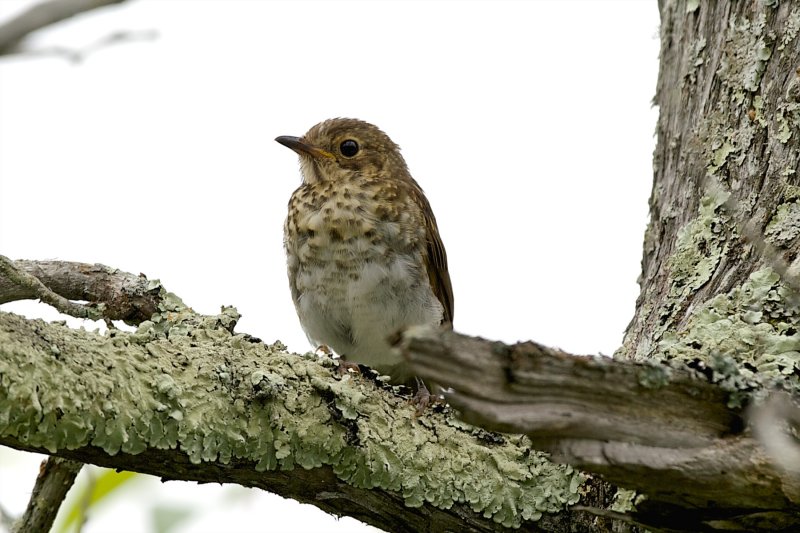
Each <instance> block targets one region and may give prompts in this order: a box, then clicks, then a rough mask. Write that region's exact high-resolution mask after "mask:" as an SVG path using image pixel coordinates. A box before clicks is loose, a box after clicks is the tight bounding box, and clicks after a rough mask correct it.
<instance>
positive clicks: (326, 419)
mask: <svg viewBox="0 0 800 533" xmlns="http://www.w3.org/2000/svg"><path fill="white" fill-rule="evenodd" d="M237 318H238V313H237V312H236V310H235V309H233V308H223V310H222V312H221V313H220V314H219V315H216V316H200V315H196V314H195V313H193V312H192V311H191V310H190V309H186V308H185V307H183V306H182V305H180V304H179V303H178V300H172V299H171V300H170V302H169V303H168V304H167V305H165V306H164V308H163V309H162V310H161V312H160V313H159V314H157V315H156V316H154V317H153V318H152V320H150V321H147V322H144V323H142V324H141V325H140V326H139V328H138V329H137V330H136V331H135V332H134V333H126V332H120V331H112V332H108V333H106V334H105V335H99V334H95V333H87V332H85V331H80V330H71V329H69V328H66V327H64V326H60V325H54V324H47V323H45V322H42V321H28V320H25V319H22V318H21V317H17V316H15V315H11V314H8V313H0V435H5V436H12V437H14V438H16V439H19V440H20V441H22V442H24V443H26V444H27V445H29V446H33V447H41V448H44V449H46V450H49V451H51V452H55V451H56V450H59V449H64V448H70V449H74V448H79V447H82V446H87V445H92V446H96V447H99V448H102V449H103V450H105V451H106V452H107V453H108V454H110V455H114V454H116V453H119V452H124V453H129V454H136V453H139V452H142V451H143V450H145V449H146V448H148V447H155V448H160V449H175V450H180V451H182V452H183V453H186V454H187V456H188V458H189V460H190V461H191V462H192V463H195V464H199V463H202V462H205V461H219V462H221V463H223V464H228V463H230V462H231V461H232V460H234V459H237V461H250V462H252V464H253V465H254V468H255V469H256V470H258V471H265V470H276V469H281V470H291V469H293V468H306V469H310V468H317V467H321V466H323V465H329V466H330V467H331V468H332V469H333V471H334V472H335V474H336V475H337V476H338V477H339V478H340V479H341V480H343V481H345V482H347V483H350V484H353V485H355V486H358V487H365V488H373V487H379V488H382V489H385V490H390V491H394V492H397V493H398V494H401V495H402V497H403V499H404V500H405V502H406V504H407V505H410V506H419V505H422V504H423V503H426V502H427V503H430V504H432V505H435V506H438V507H441V508H449V507H450V506H452V505H453V503H454V502H466V503H467V504H468V505H469V506H470V507H471V508H472V509H473V510H474V511H475V512H477V513H481V514H482V515H484V516H486V517H491V518H492V520H494V521H496V522H498V523H500V524H503V525H504V526H508V527H517V526H519V525H520V524H521V523H522V521H523V520H537V519H539V518H541V516H542V514H543V513H551V512H558V511H561V510H563V509H564V508H565V507H566V506H568V505H571V504H574V503H576V502H577V501H578V500H579V498H580V490H581V486H582V484H583V481H584V476H583V474H581V473H579V472H576V471H574V470H573V469H572V468H570V467H567V466H563V465H556V464H553V463H551V462H549V461H548V460H547V459H546V457H545V455H544V454H541V453H538V452H536V451H533V450H532V449H531V448H530V443H529V440H528V439H527V438H526V437H522V436H505V435H504V436H502V438H498V439H495V440H487V439H486V438H485V436H486V432H476V429H475V428H472V427H469V426H466V425H465V424H463V423H451V422H452V420H453V419H452V418H450V415H449V414H446V413H444V414H443V413H435V412H427V413H425V414H424V415H422V416H420V417H417V416H416V415H415V409H414V407H413V406H411V405H409V404H408V402H407V400H406V399H404V398H401V397H397V396H393V395H391V394H388V393H386V394H381V393H379V391H377V390H375V388H376V385H375V384H374V383H373V382H371V381H369V380H367V379H366V378H363V377H356V378H352V377H344V378H342V379H337V378H336V376H335V373H334V372H332V371H331V368H330V367H331V366H334V365H335V363H333V362H331V360H330V359H329V358H325V359H321V360H320V359H318V358H317V357H315V356H314V355H313V354H311V355H304V356H299V355H294V354H287V353H285V352H284V351H283V350H284V349H285V347H283V346H282V345H280V344H275V345H272V346H267V345H265V344H263V343H260V342H254V341H253V340H252V339H251V338H248V337H247V336H246V335H241V334H234V333H232V332H231V331H230V330H231V329H232V324H233V323H235V320H236V319H237ZM53 346H55V347H57V350H56V351H57V352H58V353H56V351H54V350H53ZM34 361H35V363H34Z"/></svg>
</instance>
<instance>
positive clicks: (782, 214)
mask: <svg viewBox="0 0 800 533" xmlns="http://www.w3.org/2000/svg"><path fill="white" fill-rule="evenodd" d="M798 235H800V203H798V202H797V201H796V199H794V198H793V199H792V200H791V201H788V202H783V203H781V204H780V205H779V206H778V209H776V210H775V214H774V215H773V216H772V218H771V219H770V221H769V223H768V224H767V227H766V229H765V230H764V236H765V237H766V238H767V240H768V241H769V242H770V243H772V244H775V245H776V246H787V245H789V243H791V242H792V241H793V240H795V239H796V238H797V236H798Z"/></svg>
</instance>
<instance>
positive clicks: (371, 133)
mask: <svg viewBox="0 0 800 533" xmlns="http://www.w3.org/2000/svg"><path fill="white" fill-rule="evenodd" d="M275 140H276V141H278V142H279V143H281V144H282V145H284V146H287V147H289V148H291V149H292V150H294V151H295V152H297V154H298V155H299V156H300V170H301V173H302V177H303V183H302V185H300V187H299V188H298V189H297V190H296V191H294V194H292V197H291V199H290V200H289V215H288V217H287V218H286V224H285V226H284V246H285V248H286V255H287V263H288V270H289V285H290V287H291V293H292V299H293V300H294V305H295V308H296V309H297V315H298V317H299V318H300V324H301V325H302V327H303V330H304V331H305V333H306V335H307V336H308V339H309V341H310V342H311V343H312V344H313V345H314V346H329V347H330V348H332V349H333V350H334V351H335V352H336V353H337V354H339V355H340V356H341V357H342V358H344V359H345V360H347V361H350V362H355V363H360V364H364V365H367V366H369V367H371V368H374V369H375V370H377V371H379V372H380V373H381V374H385V375H389V376H390V377H391V379H392V381H393V382H396V383H399V382H408V381H409V380H410V378H411V377H412V376H411V375H410V373H409V372H408V370H407V369H406V367H405V365H404V364H403V361H402V360H401V358H400V356H399V355H398V354H397V353H395V352H394V351H392V349H391V348H390V346H389V343H388V341H387V338H388V337H389V336H390V335H392V334H393V333H395V332H397V331H398V330H400V329H402V328H405V327H408V326H413V325H423V324H427V325H438V324H444V325H446V326H449V327H452V323H453V289H452V287H451V285H450V274H449V273H448V271H447V255H446V253H445V250H444V246H443V245H442V240H441V238H440V237H439V229H438V228H437V226H436V218H435V217H434V216H433V211H432V210H431V206H430V203H428V199H427V198H426V197H425V194H424V193H423V192H422V189H421V188H420V186H419V185H418V184H417V182H416V181H415V180H414V178H412V177H411V174H410V173H409V171H408V167H407V166H406V162H405V160H404V159H403V156H402V155H400V147H399V146H397V145H396V144H395V143H394V142H392V140H391V139H390V138H389V136H388V135H386V134H385V133H384V132H383V131H381V130H380V129H378V128H377V127H376V126H373V125H372V124H368V123H367V122H363V121H361V120H356V119H348V118H335V119H331V120H326V121H324V122H321V123H319V124H317V125H316V126H314V127H313V128H311V129H310V130H308V132H307V133H306V134H305V135H304V136H302V137H299V138H298V137H289V136H282V137H278V138H276V139H275Z"/></svg>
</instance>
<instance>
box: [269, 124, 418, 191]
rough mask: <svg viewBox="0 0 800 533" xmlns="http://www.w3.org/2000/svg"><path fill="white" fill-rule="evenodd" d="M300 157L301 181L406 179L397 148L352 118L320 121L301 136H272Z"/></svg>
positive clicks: (406, 174)
mask: <svg viewBox="0 0 800 533" xmlns="http://www.w3.org/2000/svg"><path fill="white" fill-rule="evenodd" d="M275 140H276V141H278V142H279V143H281V144H282V145H284V146H286V147H288V148H291V149H292V150H294V151H295V152H297V154H298V155H299V156H300V169H301V171H302V173H303V182H304V183H318V182H321V181H340V180H348V179H352V178H357V177H361V178H367V179H373V178H380V177H382V176H386V177H388V176H389V174H392V177H394V178H400V179H403V178H410V176H409V175H408V168H407V166H406V162H405V160H403V156H402V155H400V147H399V146H397V145H396V144H395V143H394V142H393V141H392V140H391V139H390V138H389V136H388V135H386V134H385V133H383V131H381V130H380V129H379V128H378V127H377V126H374V125H372V124H369V123H368V122H364V121H362V120H358V119H354V118H334V119H330V120H326V121H324V122H320V123H319V124H317V125H316V126H314V127H313V128H311V129H310V130H308V132H307V133H306V134H305V135H303V136H302V137H291V136H287V135H284V136H280V137H277V138H276V139H275Z"/></svg>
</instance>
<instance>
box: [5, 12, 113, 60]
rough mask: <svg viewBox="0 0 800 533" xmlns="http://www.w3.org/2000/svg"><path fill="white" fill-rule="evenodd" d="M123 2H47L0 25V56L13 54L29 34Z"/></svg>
mask: <svg viewBox="0 0 800 533" xmlns="http://www.w3.org/2000/svg"><path fill="white" fill-rule="evenodd" d="M124 1H125V0H48V1H46V2H41V3H39V4H36V5H34V6H32V7H30V8H29V9H27V10H25V11H23V12H22V13H20V14H19V15H17V16H16V17H14V18H12V19H11V20H9V21H7V22H6V23H5V24H2V25H0V55H5V54H10V53H14V52H15V51H16V48H17V46H18V45H19V43H20V41H22V39H24V38H25V37H27V36H28V35H29V34H31V33H33V32H35V31H37V30H40V29H42V28H45V27H47V26H50V25H52V24H55V23H57V22H61V21H62V20H66V19H68V18H71V17H74V16H75V15H79V14H81V13H85V12H87V11H91V10H94V9H98V8H101V7H105V6H109V5H112V4H119V3H122V2H124Z"/></svg>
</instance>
